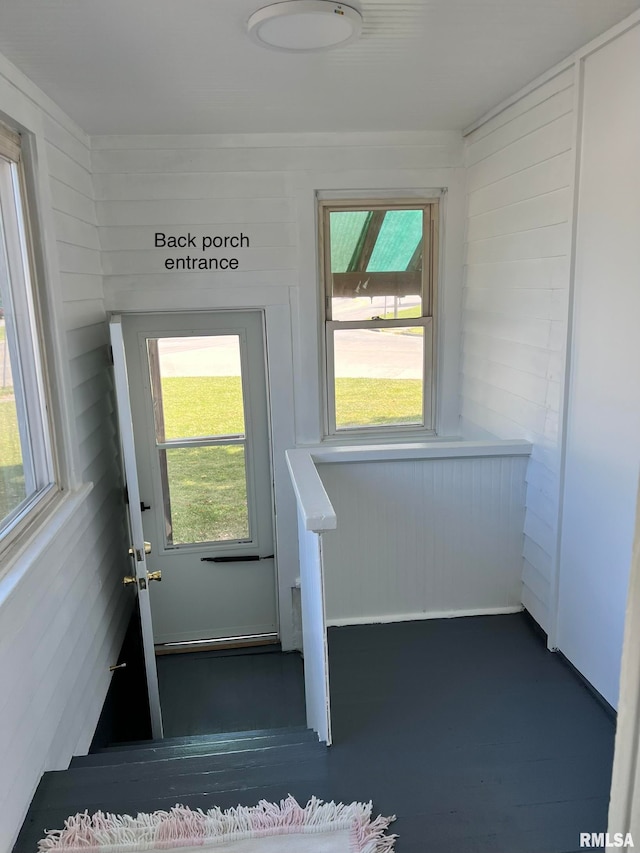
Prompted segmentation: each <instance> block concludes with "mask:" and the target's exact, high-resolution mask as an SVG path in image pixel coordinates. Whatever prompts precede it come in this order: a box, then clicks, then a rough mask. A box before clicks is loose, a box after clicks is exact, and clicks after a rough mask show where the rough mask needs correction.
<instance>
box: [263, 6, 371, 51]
mask: <svg viewBox="0 0 640 853" xmlns="http://www.w3.org/2000/svg"><path fill="white" fill-rule="evenodd" d="M247 29H248V31H249V35H250V36H251V38H252V39H253V41H255V42H256V43H257V44H260V45H262V46H263V47H271V48H275V49H276V50H286V51H294V52H303V51H308V50H328V49H329V48H332V47H338V46H339V45H345V44H349V42H352V41H355V39H357V38H358V36H359V35H360V31H361V29H362V15H361V14H360V12H358V11H357V10H356V9H352V8H351V6H343V5H342V4H341V3H333V2H331V0H285V2H283V3H272V4H271V5H270V6H265V7H264V8H263V9H258V11H257V12H254V13H253V15H251V17H250V18H249V20H248V21H247Z"/></svg>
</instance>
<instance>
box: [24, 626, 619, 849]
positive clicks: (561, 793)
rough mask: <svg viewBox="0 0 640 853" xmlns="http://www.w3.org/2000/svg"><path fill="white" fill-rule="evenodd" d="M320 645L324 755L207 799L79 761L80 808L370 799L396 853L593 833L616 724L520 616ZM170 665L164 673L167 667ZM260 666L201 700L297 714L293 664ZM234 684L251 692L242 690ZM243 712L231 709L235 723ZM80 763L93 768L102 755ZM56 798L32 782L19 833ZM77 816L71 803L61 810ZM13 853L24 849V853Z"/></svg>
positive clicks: (229, 669) (382, 631)
mask: <svg viewBox="0 0 640 853" xmlns="http://www.w3.org/2000/svg"><path fill="white" fill-rule="evenodd" d="M329 647H330V654H329V656H330V670H331V699H332V713H333V728H334V745H333V746H332V747H331V748H330V749H329V750H327V751H325V752H321V754H320V755H319V756H316V755H313V756H309V757H307V755H308V750H307V748H306V747H302V746H295V747H293V749H294V750H296V751H300V755H301V756H303V757H302V758H300V759H299V760H297V761H296V763H295V764H289V765H286V764H282V763H281V764H280V766H279V767H277V768H274V772H273V774H272V775H270V774H269V771H268V768H264V767H260V768H259V769H255V770H254V769H252V768H251V764H250V762H248V763H247V765H246V769H244V770H242V771H241V772H240V775H239V777H238V778H239V782H236V783H235V784H236V787H235V788H234V790H231V791H229V790H226V789H225V790H224V791H221V792H220V793H217V790H218V789H216V788H213V787H212V788H211V789H208V790H207V791H204V790H203V789H202V788H201V787H198V785H200V784H201V783H200V782H197V783H192V779H191V778H190V777H185V776H183V775H182V776H179V777H178V776H176V775H175V773H174V771H171V772H172V773H173V776H172V777H171V780H170V784H169V782H168V781H167V780H164V779H163V778H161V777H160V776H158V777H157V778H156V777H155V775H154V771H149V773H146V772H145V771H143V770H141V771H140V772H142V773H144V775H145V776H146V778H148V781H147V782H146V783H145V785H144V786H136V785H133V786H131V788H130V789H129V788H127V789H125V788H123V786H121V785H118V784H117V781H116V782H114V780H115V779H116V777H115V776H114V773H116V772H117V771H114V770H113V768H112V769H111V770H110V771H109V773H110V774H111V776H110V778H111V783H110V784H111V787H110V788H108V789H107V787H106V785H105V786H104V788H102V787H100V786H101V785H103V784H104V783H103V782H102V781H97V780H101V777H100V776H98V775H95V776H94V775H92V774H94V773H96V774H97V772H98V771H97V768H95V767H91V766H90V767H88V768H87V769H86V770H83V771H82V772H86V774H87V780H92V781H91V784H92V785H93V788H92V791H93V793H92V795H91V803H93V804H95V803H96V802H99V804H100V805H99V806H98V807H100V806H101V807H102V808H105V809H111V810H120V811H128V812H136V811H137V810H139V809H141V810H149V809H151V808H167V807H169V806H171V805H173V804H174V803H175V801H176V796H177V792H178V791H179V792H180V796H179V800H180V802H183V803H185V804H186V805H191V806H193V807H203V808H206V807H210V806H211V805H213V804H219V805H221V806H223V807H228V806H230V805H235V804H237V803H243V804H250V803H254V802H256V801H257V799H260V798H261V797H262V796H265V797H266V798H267V799H279V798H281V797H284V796H286V794H287V793H291V794H293V795H294V796H296V797H297V798H298V799H299V800H301V801H306V799H308V798H309V797H310V796H311V795H314V794H315V795H316V796H318V797H321V798H323V799H335V800H342V801H351V800H365V801H367V800H370V799H371V800H373V803H374V809H375V811H376V812H377V813H382V814H395V815H397V820H396V822H395V824H394V825H393V830H394V832H397V833H398V835H399V838H398V841H397V843H396V850H397V853H575V851H577V850H578V849H579V833H580V832H598V831H604V830H605V828H606V814H607V803H608V791H609V782H610V775H611V764H612V755H613V738H614V722H613V720H612V718H611V716H609V715H608V713H607V712H606V710H605V709H604V708H603V707H602V706H601V705H600V704H599V703H598V702H597V701H596V699H595V698H594V697H593V696H592V695H591V694H590V693H589V692H588V690H587V689H586V688H585V687H584V685H583V684H582V683H581V682H580V681H579V680H578V679H577V678H576V676H575V675H574V674H573V673H572V672H571V671H570V670H569V669H568V668H567V666H565V665H564V664H563V662H562V661H561V659H560V658H559V657H557V656H555V655H552V654H550V653H549V652H547V651H546V649H545V647H544V643H543V642H542V640H541V638H540V636H538V635H537V634H536V633H535V632H534V631H533V629H532V628H531V626H530V623H529V622H528V621H527V618H526V617H525V616H524V615H522V614H516V615H513V616H495V617H493V616H492V617H475V618H466V619H451V620H437V621H425V622H412V623H403V624H394V625H379V626H362V627H348V628H334V629H331V630H330V632H329ZM179 657H181V656H177V657H175V658H173V661H172V663H171V664H170V667H172V666H174V665H175V666H179ZM249 657H251V656H249ZM269 657H270V655H264V654H263V655H256V656H255V658H254V660H253V662H252V664H251V665H249V663H248V660H247V656H246V655H231V656H229V657H228V658H227V660H226V662H225V664H224V666H223V667H222V668H221V669H220V670H219V671H220V672H222V669H224V670H226V685H227V686H224V687H222V686H221V684H220V685H219V686H218V690H217V691H214V692H217V693H218V695H219V694H220V692H221V691H222V692H223V693H225V694H227V693H228V698H230V697H231V695H233V694H235V695H236V696H237V697H241V696H242V695H243V694H244V696H245V698H243V699H241V701H242V703H245V702H249V703H250V704H251V712H250V719H251V722H252V725H253V726H256V725H257V726H259V727H264V722H265V720H266V719H267V718H271V717H269V715H270V714H271V713H272V711H268V712H266V711H265V713H266V717H265V720H261V719H260V712H261V709H263V708H266V707H267V706H268V704H269V703H268V701H267V700H268V697H269V696H270V695H271V694H272V693H279V694H280V695H279V696H277V697H276V703H278V702H281V700H282V697H283V696H285V697H287V696H291V697H296V698H294V699H293V700H292V702H293V705H295V706H296V707H297V708H298V710H297V711H296V712H295V713H296V714H299V705H298V703H299V689H300V683H301V673H300V668H299V666H298V667H295V666H291V667H289V664H286V665H284V666H283V667H281V668H280V669H279V675H278V678H280V681H279V682H277V681H274V685H276V683H277V686H274V687H271V686H269V684H268V683H267V682H266V681H264V680H262V681H260V680H258V681H255V678H256V672H257V671H258V670H256V667H258V668H259V667H260V666H261V665H265V662H266V661H267V659H268V658H269ZM278 657H281V658H283V659H284V658H289V659H290V660H291V661H295V656H291V655H281V656H279V655H275V656H273V660H272V661H271V665H272V666H275V661H276V660H277V658H278ZM243 658H244V659H243ZM258 658H261V659H262V660H261V661H259V660H258ZM207 666H211V664H207ZM170 667H168V668H170ZM197 672H198V670H197V668H195V667H194V668H193V673H197ZM184 677H185V676H184V675H183V674H182V673H181V674H180V675H179V677H177V678H176V679H175V682H174V683H175V685H176V686H175V688H174V689H175V690H179V691H180V696H176V697H174V700H175V705H176V708H180V707H182V706H184V705H186V704H187V702H186V701H185V698H184V697H185V692H184V691H185V690H188V689H189V688H186V687H185V685H184V684H183V678H184ZM195 677H196V679H197V681H198V683H199V685H200V687H199V688H198V689H196V688H195V687H194V688H193V689H192V691H191V693H190V694H189V702H188V704H192V703H193V702H194V701H195V699H196V698H197V694H198V692H199V691H200V690H202V689H204V688H203V683H202V674H201V673H200V674H196V675H195ZM210 677H211V678H215V677H216V676H213V675H210ZM217 677H218V678H220V681H222V676H221V675H219V676H217ZM161 678H162V679H163V681H164V686H163V689H165V690H167V689H168V690H169V691H170V690H171V689H172V688H171V687H170V684H171V678H168V679H167V678H166V673H165V675H163V676H161ZM245 679H254V681H253V684H254V685H256V684H260V687H259V688H256V687H255V686H254V687H253V688H252V687H251V686H249V687H247V685H244V686H240V685H241V684H242V682H244V681H245ZM258 679H259V677H258ZM286 681H289V686H288V687H287V688H283V686H282V685H283V683H284V682H286ZM234 684H235V686H234V687H232V688H230V687H229V685H234ZM247 689H248V690H249V694H248V697H249V698H246V697H247V694H246V693H245V691H246V690H247ZM205 692H206V691H205ZM170 701H173V700H171V698H170V697H167V698H166V699H165V702H170ZM287 702H288V700H286V699H285V703H284V704H285V705H286V704H287ZM205 704H207V703H205ZM207 707H208V708H209V712H210V713H211V714H212V717H211V719H210V721H209V723H210V730H216V729H217V728H219V726H220V724H221V722H220V720H222V719H223V718H224V719H225V720H227V719H228V715H229V714H233V712H232V711H231V710H230V708H229V707H228V706H226V707H225V708H224V714H223V715H222V716H221V717H220V719H216V718H215V714H217V713H218V712H217V711H215V707H216V705H215V703H208V704H207ZM245 713H246V709H243V708H238V709H237V715H238V718H240V717H242V715H243V714H245ZM179 716H180V715H179V714H177V716H176V719H177V718H178V717H179ZM174 722H175V721H174ZM189 724H190V725H191V724H193V722H192V723H189ZM172 725H173V723H172ZM197 725H198V726H200V725H202V718H201V719H200V720H199V722H198V723H197ZM225 725H226V723H225ZM285 736H286V735H285ZM292 737H293V736H292ZM175 749H176V750H179V747H175ZM188 749H189V750H192V751H193V750H194V749H195V750H196V751H197V750H199V749H200V747H199V746H197V747H193V746H189V747H188ZM296 754H297V752H296ZM135 760H136V761H138V760H139V759H135ZM82 761H83V762H85V765H86V764H87V763H88V764H89V765H91V763H92V762H94V761H95V762H99V761H100V756H99V755H97V756H90V757H89V758H87V759H82V760H81V762H82ZM198 761H199V762H200V763H204V764H207V762H208V759H206V758H205V759H198ZM136 766H140V765H136ZM143 766H144V765H143ZM136 773H138V771H137V770H136ZM49 775H52V774H49ZM53 775H55V774H53ZM214 775H215V774H213V773H209V774H207V778H208V776H214ZM254 775H255V778H254ZM203 778H204V777H203ZM240 782H241V783H242V784H240ZM245 785H246V790H245V789H243V788H244V786H245ZM141 787H143V790H141V791H140V794H139V795H136V794H135V793H134V792H135V791H136V790H137V789H139V788H141ZM101 791H102V792H103V793H101ZM127 791H130V793H127ZM59 792H60V782H59V780H57V779H55V780H50V782H49V783H48V787H47V784H43V786H42V794H41V799H40V801H39V802H40V805H39V806H38V807H37V808H40V809H42V811H41V813H35V814H34V813H32V814H31V823H30V829H29V830H28V832H25V834H24V835H23V838H25V839H26V838H27V837H28V838H34V837H36V836H35V832H36V828H37V824H38V820H39V819H41V818H42V819H44V815H45V814H47V815H48V818H49V819H51V818H52V815H53V812H52V811H51V809H50V810H49V812H46V808H45V806H46V801H47V798H49V800H51V798H52V797H54V798H57V799H56V800H55V802H56V803H57V808H61V807H62V805H66V803H67V801H66V800H65V801H64V804H63V802H62V800H61V799H60V797H61V796H62V795H61V794H60V793H59ZM36 799H37V798H36ZM79 805H80V804H79ZM83 807H84V806H83ZM34 808H36V800H34ZM77 810H78V808H75V807H74V808H71V801H70V800H69V809H68V811H67V813H69V811H77ZM36 812H37V809H36ZM47 825H51V824H50V823H49V824H47ZM16 850H17V851H19V853H28V852H29V851H30V850H31V847H29V846H28V845H27V846H24V845H23V846H22V847H17V848H16Z"/></svg>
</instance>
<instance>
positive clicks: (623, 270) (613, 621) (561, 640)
mask: <svg viewBox="0 0 640 853" xmlns="http://www.w3.org/2000/svg"><path fill="white" fill-rule="evenodd" d="M639 84H640V23H636V25H635V26H634V27H633V28H632V29H630V30H629V31H627V32H625V33H623V34H622V35H621V36H619V37H618V38H616V39H614V40H612V41H610V42H609V43H607V44H605V45H604V46H602V47H601V48H600V49H599V50H596V51H594V52H593V53H591V54H590V55H588V56H587V57H586V58H585V60H584V65H583V78H582V88H583V98H582V123H581V132H580V145H581V156H580V175H579V179H580V186H579V196H578V204H577V212H576V219H577V229H576V235H577V236H576V247H575V257H576V261H575V284H574V300H573V303H574V304H573V335H572V347H571V376H570V382H569V389H568V417H567V424H566V458H565V477H564V500H563V513H562V543H561V550H560V566H559V568H560V571H559V596H558V629H557V645H558V648H559V649H560V650H561V651H562V652H564V654H565V655H566V656H567V657H568V658H569V660H570V661H571V662H572V663H573V664H574V665H575V666H576V667H577V668H578V669H579V670H580V672H582V674H583V675H585V677H586V678H588V679H589V681H590V682H591V683H592V684H593V685H594V687H595V688H596V689H597V690H598V691H599V692H600V693H601V694H602V695H603V696H604V698H605V699H606V700H607V701H608V702H609V703H610V704H611V705H613V706H614V707H617V705H618V689H619V674H620V656H621V650H622V638H623V633H624V619H625V605H626V601H627V591H628V586H629V566H630V563H631V550H632V543H633V532H634V526H635V506H636V496H637V485H638V473H639V472H640V337H639V336H638V316H639V315H640V242H639V237H640V204H639V202H638V190H639V189H640V161H639V159H638V151H639V150H640V99H639V97H638V96H639V94H640V92H639Z"/></svg>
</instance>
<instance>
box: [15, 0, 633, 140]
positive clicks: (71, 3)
mask: <svg viewBox="0 0 640 853" xmlns="http://www.w3.org/2000/svg"><path fill="white" fill-rule="evenodd" d="M267 2H268V0H0V51H1V52H2V53H4V54H5V56H7V57H8V58H9V59H10V60H11V61H12V62H14V63H15V65H17V66H18V68H20V69H21V70H22V71H23V72H24V73H25V74H27V76H29V77H30V78H31V79H32V80H33V81H34V82H35V83H37V84H38V86H40V88H42V89H43V90H44V91H45V92H46V93H47V94H48V95H49V96H50V97H51V98H53V100H54V101H56V102H57V103H58V104H59V105H60V106H61V107H62V108H63V109H64V110H65V111H66V112H67V113H68V115H70V116H71V117H72V118H73V119H75V121H76V122H77V123H78V124H79V125H80V126H81V127H82V128H83V129H84V130H85V131H87V132H88V133H90V134H129V133H232V132H278V131H323V130H326V131H336V130H360V131H364V130H383V131H388V130H454V129H459V128H463V127H464V126H465V125H467V124H469V123H471V122H472V121H473V120H474V119H476V118H478V117H479V116H480V115H482V113H483V112H485V111H486V110H487V109H489V108H490V107H492V106H494V105H495V104H497V103H498V102H499V101H501V100H502V99H503V98H505V97H506V96H508V95H509V94H511V93H512V92H514V91H516V90H517V89H519V88H520V87H521V86H523V85H524V84H526V83H528V82H529V81H530V80H531V79H532V78H534V77H535V76H537V75H538V74H540V73H541V72H543V71H545V70H546V69H548V68H549V67H550V66H552V65H554V64H555V63H556V62H558V61H560V60H561V59H563V58H564V57H565V56H567V55H568V54H570V53H572V52H573V51H574V50H576V49H577V48H578V47H580V46H581V45H583V44H585V43H586V42H587V41H589V40H590V39H591V38H593V37H594V36H596V35H599V34H600V33H601V32H603V31H604V30H605V29H607V28H608V27H610V26H612V25H613V24H615V23H617V22H618V21H620V20H622V18H624V17H626V16H627V15H628V14H630V13H631V12H633V11H634V10H636V9H638V8H640V0H361V2H358V3H356V2H355V0H354V3H353V5H357V6H358V7H359V8H360V9H361V11H362V14H363V17H364V28H363V34H362V38H361V39H360V41H359V42H356V43H355V44H352V45H348V46H346V47H343V48H337V49H335V50H332V51H328V52H326V53H318V54H303V55H301V54H286V53H278V52H276V51H272V50H268V49H265V48H262V47H260V46H258V45H256V44H254V43H252V42H251V41H250V40H249V38H248V36H247V35H246V33H245V22H246V20H247V18H248V17H249V15H250V14H251V13H252V12H254V11H255V10H256V9H258V8H260V7H261V6H264V5H267Z"/></svg>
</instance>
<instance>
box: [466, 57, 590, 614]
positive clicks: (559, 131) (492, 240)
mask: <svg viewBox="0 0 640 853" xmlns="http://www.w3.org/2000/svg"><path fill="white" fill-rule="evenodd" d="M573 103H574V69H573V67H570V68H569V69H568V70H565V71H563V72H562V73H560V74H558V75H557V76H555V77H553V78H552V79H550V80H548V81H546V82H544V83H543V84H542V85H540V86H539V87H537V88H535V89H533V91H529V92H528V93H527V94H525V95H524V96H523V97H522V98H520V99H519V100H517V101H516V102H515V103H514V104H512V105H511V106H509V107H508V108H507V109H506V110H504V111H502V112H500V113H498V114H497V115H496V116H495V117H494V118H491V119H490V120H489V121H488V122H486V123H485V124H483V125H481V126H480V127H479V128H478V129H477V130H475V131H474V132H473V133H471V134H470V136H469V137H468V138H467V145H466V163H467V193H468V195H467V204H468V220H467V247H466V278H465V290H464V310H463V321H462V322H463V355H462V389H461V417H462V420H461V424H462V434H463V436H464V437H466V438H482V437H488V436H497V437H499V438H516V437H519V438H526V439H528V440H529V441H531V442H532V443H533V452H532V457H531V461H530V464H529V469H528V473H527V497H526V518H525V541H524V568H523V575H522V580H523V588H522V601H523V603H524V604H525V606H526V607H527V609H528V610H529V611H530V612H531V614H532V615H533V616H534V618H535V619H536V620H537V621H538V622H539V623H540V625H541V626H542V627H543V628H544V629H545V630H548V629H549V605H550V603H551V596H552V588H551V583H552V561H553V559H554V556H555V551H556V544H557V541H556V540H557V520H558V501H559V497H558V496H559V466H560V447H559V442H560V437H559V422H560V413H561V405H562V403H561V392H562V382H563V378H564V354H565V347H566V338H567V314H568V294H569V266H570V252H571V233H570V218H571V213H572V181H573V162H574V160H573V158H574V152H573V148H574V116H573V110H574V107H573Z"/></svg>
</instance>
